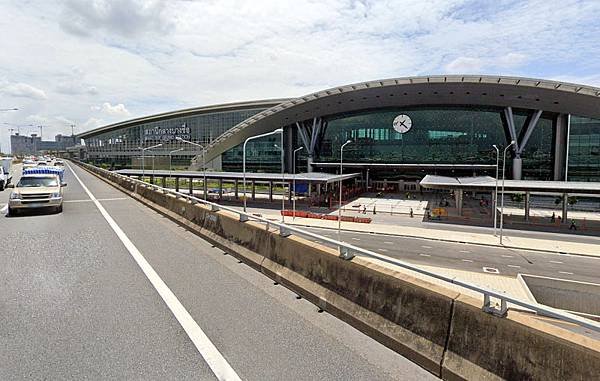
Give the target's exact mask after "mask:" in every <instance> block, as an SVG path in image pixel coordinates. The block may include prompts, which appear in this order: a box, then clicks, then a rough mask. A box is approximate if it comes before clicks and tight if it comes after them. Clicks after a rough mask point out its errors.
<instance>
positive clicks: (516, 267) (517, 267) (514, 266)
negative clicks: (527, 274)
mask: <svg viewBox="0 0 600 381" xmlns="http://www.w3.org/2000/svg"><path fill="white" fill-rule="evenodd" d="M506 266H508V267H513V268H515V269H520V268H521V266H517V265H506Z"/></svg>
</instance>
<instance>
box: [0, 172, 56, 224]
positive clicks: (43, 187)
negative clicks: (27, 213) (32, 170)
mask: <svg viewBox="0 0 600 381" xmlns="http://www.w3.org/2000/svg"><path fill="white" fill-rule="evenodd" d="M65 186H67V184H66V183H62V182H61V181H60V177H59V176H58V175H55V174H51V173H48V174H32V175H23V176H21V178H20V179H19V182H18V183H17V184H16V185H14V184H10V185H9V188H14V189H13V191H12V193H11V194H10V198H9V200H8V215H9V216H14V215H15V214H16V213H17V212H18V211H20V210H21V209H46V208H53V209H54V210H55V211H56V212H57V213H61V212H62V209H63V207H62V204H63V187H65Z"/></svg>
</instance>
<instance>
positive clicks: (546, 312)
mask: <svg viewBox="0 0 600 381" xmlns="http://www.w3.org/2000/svg"><path fill="white" fill-rule="evenodd" d="M79 164H81V165H83V166H85V167H87V168H90V169H91V170H92V171H94V172H99V173H102V174H103V175H104V176H106V177H108V178H110V177H114V178H121V179H126V180H128V181H132V182H136V183H138V184H139V185H140V186H145V187H149V188H152V189H154V190H157V191H160V192H163V193H170V194H172V195H174V196H175V197H177V198H179V197H181V198H185V199H187V200H190V201H191V202H192V203H198V204H205V205H208V206H210V207H211V210H212V211H219V210H225V211H228V212H231V213H234V214H237V215H238V216H239V220H240V222H242V223H243V222H245V221H250V220H251V221H257V222H260V223H263V224H265V225H266V228H267V229H268V228H269V227H270V226H274V227H276V228H278V229H279V232H280V234H281V235H283V236H288V235H290V234H296V235H298V236H301V237H309V238H312V239H317V240H319V241H322V242H327V243H330V244H332V245H335V246H337V247H338V248H339V251H340V258H341V259H340V260H347V259H351V258H353V257H354V256H363V257H368V258H374V259H378V260H380V261H383V262H386V263H389V264H392V265H395V266H398V267H400V268H403V269H408V270H411V271H414V272H417V273H419V274H423V275H426V276H428V277H431V278H434V279H438V280H441V281H444V282H447V283H450V284H453V285H457V286H460V287H463V288H465V289H468V290H471V291H475V292H478V293H480V294H482V296H483V306H482V309H483V311H485V312H487V313H491V314H494V315H496V316H499V317H504V316H506V313H507V311H508V305H507V304H508V303H512V304H514V305H516V306H519V307H523V308H525V309H527V310H530V311H533V312H535V313H537V314H539V315H543V316H548V317H552V318H555V319H559V320H562V321H565V322H569V323H573V324H577V325H579V326H581V327H585V328H588V329H591V330H594V331H596V332H600V323H599V322H596V321H593V320H590V319H586V318H583V317H581V316H578V315H575V314H573V313H569V312H566V311H563V310H560V309H557V308H553V307H550V306H546V305H543V304H539V303H535V302H531V301H526V300H522V299H518V298H515V297H512V296H510V295H506V294H505V293H503V292H500V291H496V290H493V289H490V288H487V287H482V286H478V285H475V284H473V283H470V282H465V281H461V280H459V279H455V278H451V277H449V276H446V275H443V274H438V273H436V272H433V271H429V270H426V269H423V268H420V267H419V266H417V265H413V264H410V263H408V262H404V261H402V260H399V259H396V258H391V257H387V256H385V255H382V254H378V253H375V252H373V251H370V250H367V249H363V248H361V247H357V246H354V245H351V244H349V243H346V242H341V241H338V240H335V239H332V238H328V237H324V236H322V235H319V234H316V233H312V232H309V231H306V230H303V229H301V228H298V227H295V226H290V225H286V224H285V223H282V222H276V221H272V220H269V219H266V218H263V217H259V216H255V215H253V214H250V213H245V212H243V211H242V210H238V209H235V208H232V207H227V206H223V205H219V204H217V203H214V202H210V201H205V200H203V199H200V198H197V197H194V196H192V195H189V194H186V193H181V192H177V191H175V190H172V189H168V188H163V187H161V186H158V185H154V184H149V183H146V182H144V181H142V180H139V179H134V178H131V177H127V176H124V175H121V174H118V173H114V172H110V171H108V170H105V169H102V168H98V167H95V166H92V165H89V164H85V163H79ZM491 298H496V299H498V300H499V301H500V306H499V307H496V306H495V305H494V303H493V301H492V300H491Z"/></svg>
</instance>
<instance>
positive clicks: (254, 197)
mask: <svg viewBox="0 0 600 381" xmlns="http://www.w3.org/2000/svg"><path fill="white" fill-rule="evenodd" d="M254 200H256V183H255V182H254V180H252V201H254Z"/></svg>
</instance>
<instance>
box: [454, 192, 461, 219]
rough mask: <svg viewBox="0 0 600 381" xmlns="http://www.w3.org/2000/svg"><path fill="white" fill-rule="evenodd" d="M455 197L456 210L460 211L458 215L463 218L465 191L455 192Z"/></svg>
mask: <svg viewBox="0 0 600 381" xmlns="http://www.w3.org/2000/svg"><path fill="white" fill-rule="evenodd" d="M454 197H455V199H456V209H457V211H458V215H459V216H462V209H463V191H462V189H457V190H455V191H454Z"/></svg>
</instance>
